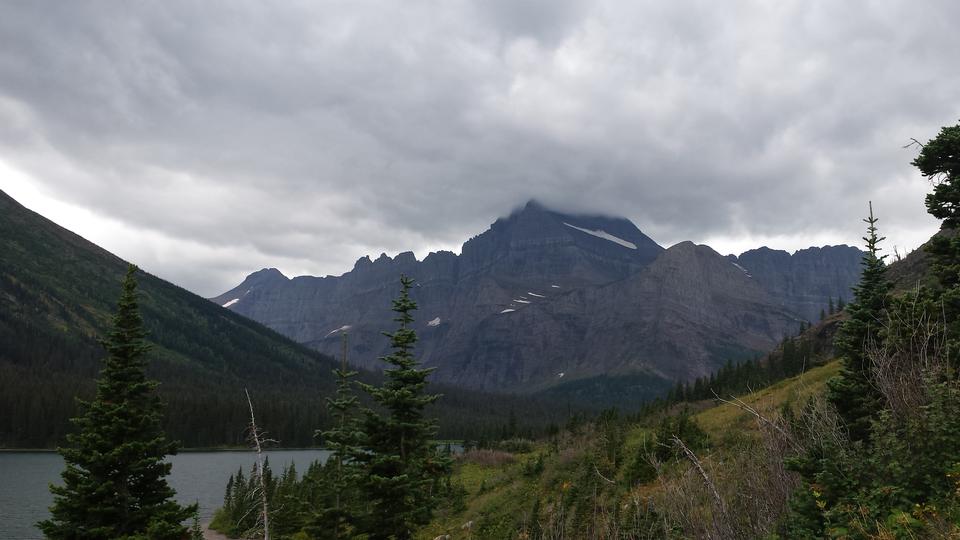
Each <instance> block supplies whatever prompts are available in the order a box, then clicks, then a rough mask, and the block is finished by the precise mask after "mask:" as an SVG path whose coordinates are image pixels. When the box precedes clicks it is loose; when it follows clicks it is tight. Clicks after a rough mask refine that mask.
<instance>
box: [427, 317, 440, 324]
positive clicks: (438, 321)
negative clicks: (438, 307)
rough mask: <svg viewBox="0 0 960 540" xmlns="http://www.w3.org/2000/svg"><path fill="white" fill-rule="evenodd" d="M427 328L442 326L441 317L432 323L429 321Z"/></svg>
mask: <svg viewBox="0 0 960 540" xmlns="http://www.w3.org/2000/svg"><path fill="white" fill-rule="evenodd" d="M427 326H440V317H437V318H436V319H433V320H432V321H427Z"/></svg>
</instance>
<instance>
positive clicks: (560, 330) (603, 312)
mask: <svg viewBox="0 0 960 540" xmlns="http://www.w3.org/2000/svg"><path fill="white" fill-rule="evenodd" d="M859 253H860V252H859V250H856V249H855V248H848V247H846V246H839V247H829V248H811V249H809V250H802V251H801V252H798V253H797V254H794V255H792V256H791V255H789V254H787V253H786V252H774V251H773V250H757V252H756V253H753V252H748V253H745V254H744V255H742V256H741V257H740V259H737V258H736V257H734V258H732V259H730V260H728V259H726V258H724V257H721V256H720V255H719V254H717V253H716V252H714V251H713V250H711V249H709V248H706V247H702V246H701V247H697V246H694V245H693V244H690V243H682V244H678V245H677V246H674V247H673V248H671V249H670V250H664V249H663V248H662V247H660V246H659V245H657V244H656V243H655V242H654V241H653V240H651V239H650V238H649V237H647V236H646V235H644V234H643V233H642V232H641V231H640V230H639V229H637V227H636V226H634V225H633V224H632V223H631V222H629V221H628V220H626V219H622V218H609V217H603V216H574V215H567V214H563V213H560V212H555V211H552V210H550V209H547V208H544V207H543V206H542V205H540V204H537V203H535V202H530V203H528V204H527V205H526V206H524V207H522V208H520V209H518V210H516V211H515V212H513V213H512V214H511V215H510V216H508V217H506V218H501V219H498V220H497V221H496V222H494V223H493V224H492V225H491V226H490V228H489V229H488V230H487V231H485V232H483V233H482V234H480V235H478V236H476V237H474V238H471V239H470V240H468V241H467V242H466V243H464V245H463V249H462V252H461V255H459V256H458V255H455V254H453V253H451V252H438V253H431V254H430V255H428V256H427V257H426V258H425V259H424V260H423V261H417V260H416V258H415V257H414V255H413V254H412V253H410V252H406V253H401V254H399V255H397V256H396V257H395V258H390V257H387V256H386V255H381V256H380V257H379V258H377V259H376V260H370V259H369V258H367V257H364V258H361V259H360V260H358V261H357V263H356V264H355V265H354V268H353V270H351V271H350V272H347V273H346V274H344V275H342V276H338V277H331V276H328V277H324V278H317V277H310V276H301V277H296V278H293V279H288V278H286V277H285V276H283V275H282V274H280V273H279V272H278V271H277V270H275V269H268V270H262V271H260V272H257V273H254V274H251V275H250V276H249V277H248V278H247V279H246V280H245V281H244V282H243V283H242V284H240V285H239V286H238V287H235V288H234V289H232V290H231V291H229V292H227V293H224V294H222V295H220V296H218V297H216V298H213V299H212V300H213V301H214V302H216V303H218V304H220V305H223V306H226V307H227V308H228V309H230V310H233V311H235V312H237V313H240V314H243V315H245V316H248V317H250V318H253V319H254V320H257V321H260V322H262V323H264V324H265V325H267V326H269V327H270V328H273V329H275V330H277V331H279V332H281V333H282V334H284V335H286V336H289V337H291V338H293V339H294V340H296V341H298V342H300V343H304V344H307V345H309V346H310V347H313V348H315V349H318V350H320V351H324V352H328V353H331V354H332V353H334V352H336V351H337V350H338V348H339V347H340V339H339V336H340V334H341V333H342V332H344V331H349V333H350V339H351V343H350V347H351V355H350V357H351V359H352V360H353V361H354V362H355V363H356V364H357V365H360V366H371V365H374V364H375V363H376V358H377V357H378V356H380V355H381V354H383V352H384V349H383V346H382V342H381V341H379V340H378V337H379V332H380V330H381V329H382V328H384V327H385V326H388V324H389V314H385V313H383V312H382V311H379V310H375V309H371V306H378V305H382V304H383V303H384V302H386V301H388V297H389V294H390V291H392V290H394V289H395V287H396V280H397V278H398V276H399V275H400V274H401V273H402V274H406V275H409V276H411V277H413V278H415V279H416V280H417V287H416V288H415V290H414V291H413V297H414V299H415V300H416V301H417V302H418V304H419V305H420V308H421V311H420V313H421V314H422V318H421V320H420V321H418V322H417V325H418V326H417V330H418V331H419V333H420V343H419V345H420V347H421V349H420V350H421V353H422V358H423V361H424V363H425V364H426V365H429V366H432V367H435V368H436V372H435V376H436V377H437V379H438V380H441V381H446V382H451V383H455V384H457V385H460V386H464V387H471V388H480V389H485V390H509V391H513V392H533V391H538V390H541V389H544V388H546V387H550V386H559V387H568V388H569V387H570V386H569V384H570V381H571V379H574V378H590V377H595V376H597V377H605V381H604V383H603V385H608V384H613V386H616V387H620V388H621V390H623V391H626V390H625V389H626V388H633V389H643V390H642V392H641V394H642V395H643V396H649V395H656V394H657V393H659V391H660V390H661V389H662V388H663V387H664V386H665V385H666V386H669V384H670V382H669V381H670V380H671V379H673V378H688V377H695V376H700V375H704V374H706V373H708V372H709V371H710V370H712V369H714V368H716V367H717V366H718V365H720V364H722V363H723V362H724V361H725V360H727V359H734V360H737V359H741V358H743V357H746V356H752V355H754V354H756V353H760V352H764V351H766V350H769V349H770V348H771V347H773V345H775V344H776V343H777V342H778V341H779V340H780V339H781V338H782V337H783V336H784V335H786V334H789V333H792V332H794V331H795V330H796V329H797V328H798V327H799V324H800V321H801V320H809V319H811V318H812V317H816V316H817V315H818V314H819V311H820V309H822V308H824V307H825V306H826V304H827V301H828V298H830V297H833V298H837V297H839V296H841V295H842V292H843V291H849V287H850V286H851V285H852V284H853V283H855V282H856V280H857V276H858V275H859ZM731 263H733V264H731ZM820 274H823V275H822V276H821V275H820ZM846 296H847V298H849V293H848V292H847V294H846ZM814 311H815V313H814V314H813V315H812V316H811V315H810V314H811V313H813V312H814ZM574 386H575V387H578V388H580V390H578V392H580V391H583V388H589V387H592V386H593V383H587V384H586V386H584V385H583V384H581V383H576V384H574ZM621 390H617V392H620V391H621Z"/></svg>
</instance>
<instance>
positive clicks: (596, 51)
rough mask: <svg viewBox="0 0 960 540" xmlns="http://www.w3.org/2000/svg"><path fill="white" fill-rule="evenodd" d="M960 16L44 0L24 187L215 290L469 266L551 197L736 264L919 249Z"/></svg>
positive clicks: (34, 24) (827, 5)
mask: <svg viewBox="0 0 960 540" xmlns="http://www.w3.org/2000/svg"><path fill="white" fill-rule="evenodd" d="M958 19H960V5H958V4H956V3H955V2H949V1H946V0H944V1H941V2H935V3H933V4H928V5H926V6H925V8H924V9H922V10H920V9H916V6H915V5H913V4H910V3H907V2H891V3H884V4H883V5H872V6H870V7H869V8H865V7H864V6H862V5H856V6H855V5H854V4H852V3H845V2H826V1H823V2H799V1H796V2H789V1H788V2H777V3H769V2H746V1H744V2H737V3H716V2H706V1H701V2H695V1H690V2H670V3H636V2H613V1H601V2H579V1H575V0H565V1H563V2H555V1H549V2H547V1H543V0H524V1H496V2H465V1H451V2H428V1H420V0H417V1H412V2H396V3H374V2H362V1H361V2H355V1H350V2H346V1H344V2H322V3H313V2H305V3H285V4H284V5H275V4H265V3H259V2H237V1H221V2H217V1H209V2H202V3H192V2H178V1H166V2H142V3H124V4H112V3H107V2H84V3H79V2H71V3H47V2H22V3H16V4H13V5H11V6H7V7H6V8H5V12H4V17H3V18H2V19H0V160H2V161H3V162H5V163H6V164H7V165H8V166H9V167H11V168H12V169H11V170H14V169H15V170H16V171H19V173H18V175H17V176H16V178H17V179H18V180H11V178H12V177H11V176H9V175H8V176H7V177H6V178H4V177H3V175H0V188H3V189H10V184H11V183H12V182H14V181H16V182H20V183H23V182H24V181H25V180H24V178H27V179H29V180H28V181H29V182H30V183H31V184H34V186H33V188H35V192H36V193H41V194H43V195H42V196H43V197H45V198H46V199H50V200H56V201H60V203H62V204H67V205H69V206H71V207H75V208H81V209H85V210H86V211H88V212H90V213H91V214H92V215H96V216H99V217H100V218H102V219H107V220H110V221H111V223H114V225H113V226H110V227H103V228H101V230H99V231H95V234H96V235H95V236H92V237H91V238H90V239H91V240H93V241H96V242H97V243H100V244H101V245H104V246H105V247H107V248H108V249H113V250H115V251H117V252H118V254H120V255H122V256H124V257H126V258H129V259H132V260H134V261H137V262H141V264H142V265H144V266H145V267H147V268H148V269H149V270H151V271H153V272H154V273H157V274H159V275H161V276H164V277H169V278H171V279H173V280H174V281H176V282H178V283H180V284H182V285H184V286H187V287H188V288H191V289H192V290H195V291H197V292H198V293H201V294H204V295H213V294H216V293H219V292H222V290H226V289H227V288H229V287H230V286H232V285H234V284H235V282H236V281H238V280H239V279H240V278H242V276H243V275H244V274H245V273H247V272H248V271H251V270H255V269H257V268H258V267H260V266H278V267H280V268H281V269H283V270H284V271H285V272H288V273H300V272H310V273H314V274H339V273H342V272H344V271H346V270H349V269H350V268H351V267H352V263H353V261H354V260H355V259H356V258H358V257H359V256H361V255H364V254H368V253H370V254H373V255H376V254H378V253H379V252H381V251H386V252H388V253H396V252H399V251H403V250H407V249H414V250H415V251H417V252H418V254H420V255H421V256H422V255H425V254H426V252H427V251H428V250H431V249H438V248H446V249H451V248H452V249H456V248H457V247H458V246H459V244H460V243H461V242H462V241H463V240H465V239H467V238H468V237H470V236H472V235H474V234H477V233H478V232H480V231H482V230H483V229H484V228H485V227H486V226H487V225H488V224H489V223H490V222H491V221H492V220H493V219H494V218H495V217H496V216H498V215H503V214H506V213H507V212H509V210H510V209H512V208H513V207H515V206H516V205H518V204H520V203H522V202H523V201H525V200H526V199H529V198H537V199H538V200H541V201H543V202H545V203H546V204H548V205H553V206H556V207H558V208H561V209H566V210H573V211H583V212H605V213H611V214H619V215H625V216H627V217H629V218H631V219H633V220H634V221H635V222H636V223H637V224H638V225H639V226H640V227H641V228H642V229H643V230H644V231H645V232H647V233H648V234H650V235H651V236H652V237H653V238H655V239H656V240H658V241H659V242H661V243H663V244H666V245H669V244H672V243H674V242H677V241H680V240H684V239H692V240H695V241H698V242H710V243H711V245H714V246H715V247H716V248H717V249H718V250H720V251H723V252H726V251H735V250H739V249H740V248H741V247H742V246H748V245H751V242H757V243H763V242H770V243H772V244H774V247H785V248H800V247H804V246H806V245H809V244H813V243H820V242H847V243H858V242H859V237H860V236H861V233H862V223H861V222H860V218H861V217H862V215H863V214H864V213H865V208H866V201H867V200H873V201H874V202H875V206H876V208H877V211H878V214H879V215H880V217H881V219H882V221H881V225H883V226H884V233H885V234H886V235H887V236H888V237H889V238H890V239H891V240H890V245H891V246H892V245H893V244H897V245H899V246H900V247H901V248H904V247H908V248H909V247H916V246H917V245H918V244H919V243H920V242H922V240H923V239H925V238H926V237H927V236H929V235H930V234H931V233H932V232H933V231H934V230H935V229H936V222H935V221H934V220H932V218H929V217H927V216H926V214H925V212H924V209H923V201H922V196H923V193H924V192H925V191H926V190H927V189H928V186H927V185H926V184H925V183H924V181H923V180H922V179H921V178H919V176H918V175H917V174H916V172H915V171H914V170H913V169H912V168H911V167H910V165H909V162H910V161H911V160H912V158H913V156H914V155H915V152H916V151H915V149H904V148H902V147H903V145H904V144H906V143H907V142H909V141H910V138H911V137H916V138H918V139H920V140H924V139H926V138H929V137H932V136H933V135H935V134H936V132H937V130H938V129H939V126H941V125H944V124H952V123H954V122H955V121H956V120H957V119H958V118H960V99H958V98H960V72H958V71H957V70H956V69H954V68H955V66H954V58H953V56H954V55H953V54H952V51H956V50H960V35H958V34H957V33H956V32H954V31H953V28H952V27H951V24H952V21H956V20H958ZM21 173H22V174H21ZM3 186H6V187H5V188H4V187H3ZM37 200H38V201H39V200H40V199H37ZM48 206H50V207H51V208H53V207H54V205H52V204H48ZM71 215H73V216H75V215H77V214H76V213H74V214H70V213H66V214H59V215H50V216H49V217H51V218H53V219H55V220H57V219H58V218H60V220H61V221H67V222H71V219H73V218H71V217H70V216H71ZM74 221H76V220H75V219H74ZM133 238H141V239H142V241H139V242H137V241H131V239H133ZM161 245H162V247H158V246H161ZM144 261H146V262H148V263H149V266H148V264H147V263H145V262H144Z"/></svg>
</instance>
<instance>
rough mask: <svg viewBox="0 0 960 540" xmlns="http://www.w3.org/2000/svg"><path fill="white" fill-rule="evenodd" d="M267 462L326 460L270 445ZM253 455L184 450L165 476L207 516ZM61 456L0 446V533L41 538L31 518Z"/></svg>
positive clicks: (321, 454) (46, 496)
mask: <svg viewBox="0 0 960 540" xmlns="http://www.w3.org/2000/svg"><path fill="white" fill-rule="evenodd" d="M267 455H268V456H269V458H270V468H271V469H273V471H274V472H277V473H279V472H280V471H281V470H282V469H283V468H284V467H286V466H288V465H290V464H291V463H295V464H296V465H297V470H298V471H300V472H301V473H303V471H305V470H306V469H307V466H308V465H309V464H310V463H311V462H313V461H316V460H318V459H319V460H321V461H322V460H326V458H327V456H328V455H330V452H328V451H326V450H271V451H269V452H267ZM255 460H256V458H255V456H254V455H253V454H252V453H250V452H249V451H247V452H184V453H181V454H178V455H176V456H171V458H170V461H171V462H172V463H173V470H172V471H171V472H170V476H169V477H168V478H167V481H168V482H169V483H170V485H171V486H172V487H173V488H174V489H175V490H177V500H178V501H179V502H181V503H183V504H192V503H193V502H199V503H200V518H201V521H203V522H207V521H209V520H210V518H211V517H212V516H213V512H214V510H216V509H217V508H218V507H220V506H221V505H222V504H223V492H224V489H225V488H226V485H227V479H228V478H229V477H230V475H231V474H233V473H235V472H237V469H239V468H241V467H243V469H244V473H245V474H246V473H249V471H250V468H251V467H252V466H253V464H254V461H255ZM62 469H63V459H61V458H60V455H59V454H56V453H54V452H0V516H2V519H0V539H4V540H8V539H9V540H14V539H15V540H33V539H36V538H41V535H40V531H39V530H37V529H36V528H35V527H34V526H33V524H34V523H36V522H37V521H40V520H42V519H45V518H46V517H47V516H48V512H47V508H48V507H49V506H50V504H51V503H52V502H53V497H52V495H51V494H50V491H49V490H48V489H47V486H48V484H51V483H55V484H59V483H60V472H61V470H62Z"/></svg>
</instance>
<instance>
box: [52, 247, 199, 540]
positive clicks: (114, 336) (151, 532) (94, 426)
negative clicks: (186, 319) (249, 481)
mask: <svg viewBox="0 0 960 540" xmlns="http://www.w3.org/2000/svg"><path fill="white" fill-rule="evenodd" d="M136 271H137V268H136V267H135V266H133V265H130V266H129V267H128V269H127V275H126V278H125V279H124V281H123V292H122V294H121V296H120V301H119V302H118V303H117V311H116V313H115V315H114V317H113V329H112V330H111V331H110V334H109V335H108V337H107V339H106V340H104V341H103V342H102V343H103V346H104V348H105V349H106V351H107V358H106V359H105V360H104V363H103V368H102V370H101V371H100V376H99V379H98V380H97V392H96V396H95V397H94V399H93V401H91V402H88V403H87V402H81V408H82V410H83V413H82V414H81V416H79V417H77V418H74V419H73V423H74V425H76V426H77V428H78V431H77V432H76V433H73V434H70V435H68V436H67V444H66V446H64V447H61V448H59V452H60V454H61V455H63V459H64V461H65V462H66V469H65V470H64V471H63V474H62V476H63V485H62V486H53V485H52V486H50V490H51V491H52V492H53V495H54V503H53V506H52V507H51V508H50V512H51V514H52V515H51V517H50V519H48V520H46V521H43V522H41V523H39V527H40V529H41V530H42V531H43V533H44V534H45V535H46V536H47V537H48V538H64V539H71V540H80V539H90V540H100V539H103V540H108V539H109V540H115V539H119V538H145V539H146V538H149V539H151V540H153V539H158V540H159V539H171V540H173V539H177V540H179V539H182V538H183V537H184V536H185V535H186V533H187V529H186V527H184V526H183V525H182V522H183V521H184V520H186V519H188V518H189V517H191V516H192V515H193V513H194V511H195V506H190V507H182V506H180V505H179V504H177V503H176V502H174V501H173V495H174V491H173V489H172V488H171V487H170V486H169V485H168V484H167V481H166V476H167V475H168V474H169V473H170V467H171V465H170V464H169V463H167V462H166V461H165V458H166V456H167V455H169V454H174V453H175V452H176V449H177V447H176V444H175V443H173V442H171V441H169V440H168V439H167V437H166V435H165V434H164V432H163V429H162V428H161V415H162V405H161V402H160V398H159V397H158V396H157V393H156V387H157V383H156V382H155V381H151V380H148V379H147V377H146V367H147V361H146V353H147V351H149V350H150V346H149V345H148V344H147V343H146V341H145V340H144V338H145V337H146V331H145V330H144V328H143V320H142V319H141V317H140V309H139V306H138V304H137V282H136V278H135V274H136Z"/></svg>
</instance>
